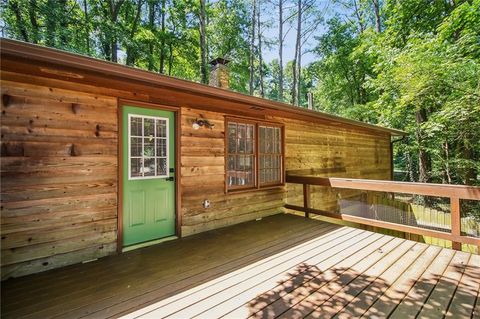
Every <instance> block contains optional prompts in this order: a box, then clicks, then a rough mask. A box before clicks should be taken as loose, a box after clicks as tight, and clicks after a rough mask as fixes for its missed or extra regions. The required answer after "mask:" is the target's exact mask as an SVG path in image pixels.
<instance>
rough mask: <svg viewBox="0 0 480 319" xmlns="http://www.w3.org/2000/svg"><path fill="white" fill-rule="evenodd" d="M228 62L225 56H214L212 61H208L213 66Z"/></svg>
mask: <svg viewBox="0 0 480 319" xmlns="http://www.w3.org/2000/svg"><path fill="white" fill-rule="evenodd" d="M228 62H230V60H227V59H225V58H216V59H214V60H212V61H210V64H211V65H213V66H215V65H217V64H223V65H226V64H227V63H228Z"/></svg>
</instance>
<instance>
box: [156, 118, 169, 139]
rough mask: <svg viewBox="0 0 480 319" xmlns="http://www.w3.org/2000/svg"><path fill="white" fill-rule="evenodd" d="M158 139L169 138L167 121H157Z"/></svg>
mask: <svg viewBox="0 0 480 319" xmlns="http://www.w3.org/2000/svg"><path fill="white" fill-rule="evenodd" d="M156 132H157V134H156V136H157V137H167V121H165V120H157V131H156Z"/></svg>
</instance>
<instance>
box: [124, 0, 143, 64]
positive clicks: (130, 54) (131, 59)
mask: <svg viewBox="0 0 480 319" xmlns="http://www.w3.org/2000/svg"><path fill="white" fill-rule="evenodd" d="M142 5H143V0H137V11H136V13H135V18H134V20H133V24H132V29H131V30H130V34H129V36H130V39H129V40H130V41H129V43H133V42H134V40H133V38H134V37H135V33H137V27H138V24H139V22H140V13H141V12H142ZM135 60H136V52H135V48H134V47H133V46H131V45H128V46H127V60H126V64H127V65H130V66H132V65H134V64H135Z"/></svg>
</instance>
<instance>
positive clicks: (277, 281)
mask: <svg viewBox="0 0 480 319" xmlns="http://www.w3.org/2000/svg"><path fill="white" fill-rule="evenodd" d="M479 287H480V257H479V256H477V255H471V254H468V253H462V252H457V251H453V250H450V249H442V248H439V247H435V246H430V245H426V244H422V243H416V242H413V241H408V240H404V239H399V238H394V237H390V236H386V235H381V234H377V233H373V232H370V231H365V230H360V229H354V228H350V227H340V226H336V225H332V224H328V223H325V222H321V221H318V220H312V219H310V220H308V219H305V218H302V217H299V216H294V215H276V216H272V217H268V218H264V219H263V220H261V221H253V222H248V223H244V224H239V225H236V226H233V227H228V228H223V229H219V230H215V231H211V232H208V233H203V234H200V235H196V236H193V237H188V238H184V239H180V240H174V241H170V242H165V243H162V244H158V245H156V246H151V247H148V248H143V249H139V250H135V251H131V252H128V253H124V254H120V255H117V256H111V257H107V258H104V259H101V260H98V261H95V262H91V263H87V264H80V265H74V266H69V267H65V268H62V269H57V270H53V271H48V272H44V273H40V274H36V275H31V276H27V277H23V278H18V279H10V280H7V281H6V282H4V283H3V284H2V318H50V317H64V318H77V317H90V318H104V317H118V316H120V315H126V316H127V317H129V318H136V317H146V318H164V317H169V318H170V317H175V318H190V317H199V318H218V317H222V316H224V317H229V318H246V317H249V316H251V317H262V318H274V317H281V318H303V317H312V318H330V317H334V316H337V317H339V318H352V317H360V316H362V315H363V316H365V317H367V318H375V317H377V318H385V317H391V318H414V317H418V318H442V317H443V316H446V317H452V318H472V317H474V318H478V317H480V297H479Z"/></svg>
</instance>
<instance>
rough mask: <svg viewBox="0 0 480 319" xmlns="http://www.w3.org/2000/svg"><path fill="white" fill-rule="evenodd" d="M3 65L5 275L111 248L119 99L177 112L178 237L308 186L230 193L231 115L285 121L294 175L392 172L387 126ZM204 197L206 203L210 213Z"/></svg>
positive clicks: (298, 196) (259, 209) (274, 205)
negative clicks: (373, 127)
mask: <svg viewBox="0 0 480 319" xmlns="http://www.w3.org/2000/svg"><path fill="white" fill-rule="evenodd" d="M22 63H23V62H22ZM4 66H5V64H2V73H1V75H2V82H1V84H2V127H1V130H2V145H1V155H2V161H1V178H2V185H1V196H2V215H1V232H2V278H7V277H9V276H21V275H25V274H28V273H34V272H39V271H43V270H47V269H50V268H56V267H60V266H64V265H68V264H73V263H78V262H82V261H85V260H90V259H94V258H98V257H102V256H105V255H108V254H112V253H114V252H115V250H116V248H117V247H116V241H117V222H118V218H117V217H118V216H117V209H118V203H117V200H118V199H117V196H118V193H117V191H118V189H117V185H118V157H117V155H118V149H117V147H118V127H117V125H118V124H117V99H118V98H123V99H128V100H131V101H133V100H138V101H143V102H150V103H156V104H159V105H169V106H176V107H181V119H180V121H181V140H180V143H181V150H180V151H181V167H179V168H178V169H179V170H180V174H181V179H180V180H181V195H180V196H181V205H182V207H181V210H180V212H179V214H181V221H182V225H181V232H182V233H181V235H182V236H188V235H192V234H195V233H200V232H203V231H207V230H211V229H216V228H219V227H224V226H228V225H232V224H236V223H240V222H244V221H248V220H255V219H257V218H261V217H263V216H268V215H272V214H277V213H281V212H283V211H284V208H283V205H284V204H285V203H286V202H289V203H292V204H298V203H301V201H302V189H301V186H300V187H297V186H290V185H289V186H287V187H276V188H272V189H263V190H253V191H246V192H238V193H229V194H225V159H224V156H225V127H224V125H225V122H224V120H225V115H232V114H234V115H237V116H240V115H248V116H251V117H255V118H257V119H262V120H270V121H274V122H279V123H284V124H285V135H286V158H285V161H286V163H285V166H286V170H288V171H291V170H305V169H315V170H320V171H322V172H324V173H325V174H328V176H339V177H343V176H349V177H362V178H376V179H389V176H390V148H389V135H382V134H383V133H380V132H378V133H375V132H373V131H370V130H367V129H363V128H358V129H356V128H353V127H351V126H345V125H343V124H342V123H335V122H330V121H319V120H318V119H312V120H314V121H316V122H315V123H310V122H308V121H303V120H293V119H285V118H283V117H282V116H283V113H276V114H272V115H267V114H268V113H267V112H266V111H265V112H264V111H258V110H253V109H252V110H249V111H248V112H250V113H248V114H247V113H245V112H246V111H242V112H243V113H245V114H243V113H242V112H239V111H238V110H240V109H241V106H242V105H241V104H238V103H237V102H233V101H220V100H214V99H212V98H208V99H207V98H206V97H202V96H195V98H193V97H192V96H188V98H186V95H185V93H182V92H179V91H172V90H167V89H155V90H153V89H152V88H149V87H148V86H145V85H140V84H132V83H130V84H127V81H126V80H125V81H120V80H115V81H113V80H108V81H107V80H105V78H103V77H101V76H99V75H85V80H84V82H85V83H74V82H73V80H71V79H65V78H55V79H53V78H48V76H40V75H38V74H37V75H32V74H22V73H20V71H18V72H16V71H15V72H14V71H13V70H12V68H10V69H9V71H6V70H4V69H3V68H4ZM7 66H8V64H7ZM32 70H35V68H33V69H32ZM21 72H25V73H28V72H30V69H27V68H26V69H24V70H23V71H21ZM32 72H33V71H32ZM33 73H35V72H33ZM37 73H38V72H37ZM49 76H51V75H49ZM102 79H103V80H105V81H103V80H102ZM101 80H102V81H101ZM82 81H83V80H82ZM100 83H103V86H101V85H99V84H100ZM167 93H168V94H167ZM132 103H133V104H135V103H134V102H132ZM205 108H208V109H210V110H209V111H205V110H203V109H205ZM226 108H228V111H226ZM230 110H231V111H230ZM272 112H275V111H272ZM227 113H228V114H227ZM197 118H198V119H200V118H203V119H207V120H209V121H210V122H211V123H213V124H215V126H214V128H213V129H207V128H204V127H202V128H200V129H199V130H194V129H193V128H192V123H193V121H194V120H195V119H197ZM369 132H370V133H369ZM379 134H380V135H379ZM316 192H318V190H315V189H314V190H313V191H312V193H313V194H312V199H315V200H314V201H313V204H314V206H315V207H316V208H322V207H328V206H332V205H333V203H334V198H332V196H330V197H328V196H323V197H319V196H316V195H315V194H316ZM316 198H321V202H315V201H318V199H316ZM205 199H209V200H210V202H211V207H210V208H206V209H205V208H203V206H202V203H203V201H204V200H205ZM297 202H298V203H297ZM322 205H323V206H322Z"/></svg>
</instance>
